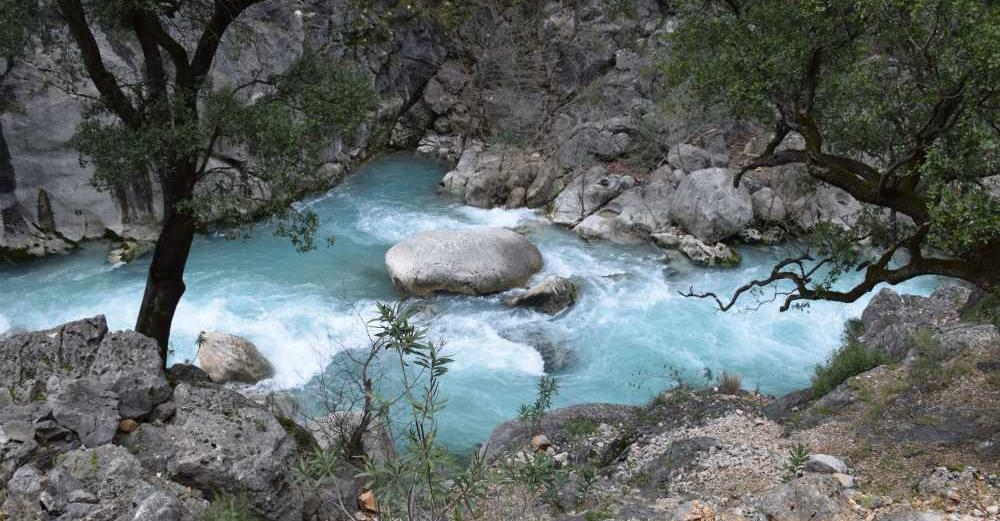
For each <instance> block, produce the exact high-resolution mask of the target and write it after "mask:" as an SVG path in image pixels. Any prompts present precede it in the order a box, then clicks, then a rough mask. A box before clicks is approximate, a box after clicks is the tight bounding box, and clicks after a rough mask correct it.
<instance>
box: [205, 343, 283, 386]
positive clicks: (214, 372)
mask: <svg viewBox="0 0 1000 521" xmlns="http://www.w3.org/2000/svg"><path fill="white" fill-rule="evenodd" d="M197 362H198V366H199V367H201V369H202V370H204V371H205V372H206V373H207V374H208V377H209V378H211V379H212V381H213V382H216V383H225V382H242V383H248V384H254V383H257V382H259V381H261V380H265V379H267V378H270V377H272V376H274V367H273V366H271V362H269V361H268V360H267V358H265V357H264V355H262V354H261V353H260V351H259V350H258V349H257V346H255V345H254V344H253V342H251V341H249V340H247V339H245V338H242V337H239V336H236V335H229V334H226V333H219V332H216V331H209V332H205V331H202V332H201V334H200V335H198V357H197Z"/></svg>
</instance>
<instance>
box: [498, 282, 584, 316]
mask: <svg viewBox="0 0 1000 521" xmlns="http://www.w3.org/2000/svg"><path fill="white" fill-rule="evenodd" d="M577 291H578V289H577V287H576V283H575V282H573V281H572V280H570V279H567V278H565V277H559V276H557V275H550V276H548V277H545V279H544V280H542V281H541V282H539V283H538V284H535V285H534V286H532V287H530V288H528V290H527V291H525V292H523V293H520V294H517V295H514V296H511V297H508V298H507V299H506V300H505V302H506V303H507V305H508V306H513V307H527V308H532V309H537V310H539V311H543V312H545V313H548V314H550V315H554V314H556V313H559V312H560V311H562V310H564V309H566V308H568V307H570V306H572V305H573V303H574V302H576V296H577Z"/></svg>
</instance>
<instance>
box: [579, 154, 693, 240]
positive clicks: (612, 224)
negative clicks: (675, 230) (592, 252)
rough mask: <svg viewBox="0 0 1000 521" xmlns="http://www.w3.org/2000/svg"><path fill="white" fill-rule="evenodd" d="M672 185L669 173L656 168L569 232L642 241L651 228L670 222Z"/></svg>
mask: <svg viewBox="0 0 1000 521" xmlns="http://www.w3.org/2000/svg"><path fill="white" fill-rule="evenodd" d="M675 186H676V185H675V183H674V181H673V176H672V174H671V173H669V172H668V171H667V170H666V169H659V170H657V171H655V172H653V173H652V174H651V175H650V180H649V181H647V182H646V183H644V184H642V185H639V186H636V187H634V188H630V189H628V190H626V191H624V192H622V194H621V195H619V196H618V197H615V198H614V199H612V200H611V201H609V202H608V203H607V204H606V205H604V206H603V207H602V208H601V209H600V210H598V211H597V212H594V213H592V214H590V215H589V216H587V217H586V218H585V219H583V221H581V222H580V224H578V225H576V227H575V228H573V231H575V232H576V233H577V235H579V236H580V237H582V238H584V239H587V240H607V241H611V242H615V243H619V244H634V243H640V242H644V241H645V240H646V239H647V238H648V237H649V235H650V234H651V233H652V232H653V231H654V230H659V229H662V228H664V227H666V226H668V225H669V224H670V198H671V196H672V195H673V193H674V190H675Z"/></svg>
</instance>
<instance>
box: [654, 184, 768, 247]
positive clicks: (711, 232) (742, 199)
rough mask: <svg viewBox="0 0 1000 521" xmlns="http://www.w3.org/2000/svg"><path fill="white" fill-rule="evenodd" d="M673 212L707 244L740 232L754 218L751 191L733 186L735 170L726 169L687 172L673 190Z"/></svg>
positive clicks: (690, 231)
mask: <svg viewBox="0 0 1000 521" xmlns="http://www.w3.org/2000/svg"><path fill="white" fill-rule="evenodd" d="M670 211H671V215H672V218H673V220H674V222H676V223H677V224H679V225H680V226H681V227H682V228H684V229H685V230H687V232H688V233H690V234H692V235H694V236H695V237H697V238H698V239H700V240H701V241H703V242H705V243H708V244H714V243H716V242H719V241H721V240H723V239H726V238H729V237H732V236H734V235H737V234H738V233H739V232H740V231H741V230H743V229H744V228H746V227H747V225H748V224H750V222H751V221H752V220H753V207H752V203H751V199H750V193H749V192H748V191H747V189H746V187H744V186H742V185H741V186H740V187H739V188H737V187H734V186H733V172H732V171H731V170H729V169H725V168H711V169H706V170H698V171H696V172H692V173H691V174H690V175H688V176H687V177H686V178H685V179H684V180H683V181H681V184H680V185H679V186H678V187H677V191H676V192H674V194H673V197H672V199H671V210H670Z"/></svg>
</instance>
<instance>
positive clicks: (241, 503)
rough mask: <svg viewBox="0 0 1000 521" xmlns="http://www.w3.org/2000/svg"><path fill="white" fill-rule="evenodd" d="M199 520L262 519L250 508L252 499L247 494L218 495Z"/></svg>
mask: <svg viewBox="0 0 1000 521" xmlns="http://www.w3.org/2000/svg"><path fill="white" fill-rule="evenodd" d="M198 520H199V521H260V517H258V516H257V514H254V512H253V510H251V509H250V501H249V500H248V499H247V498H246V497H245V496H218V497H216V498H215V500H214V501H212V504H211V505H209V507H208V508H207V509H205V511H204V512H202V513H201V517H199V518H198Z"/></svg>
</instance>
